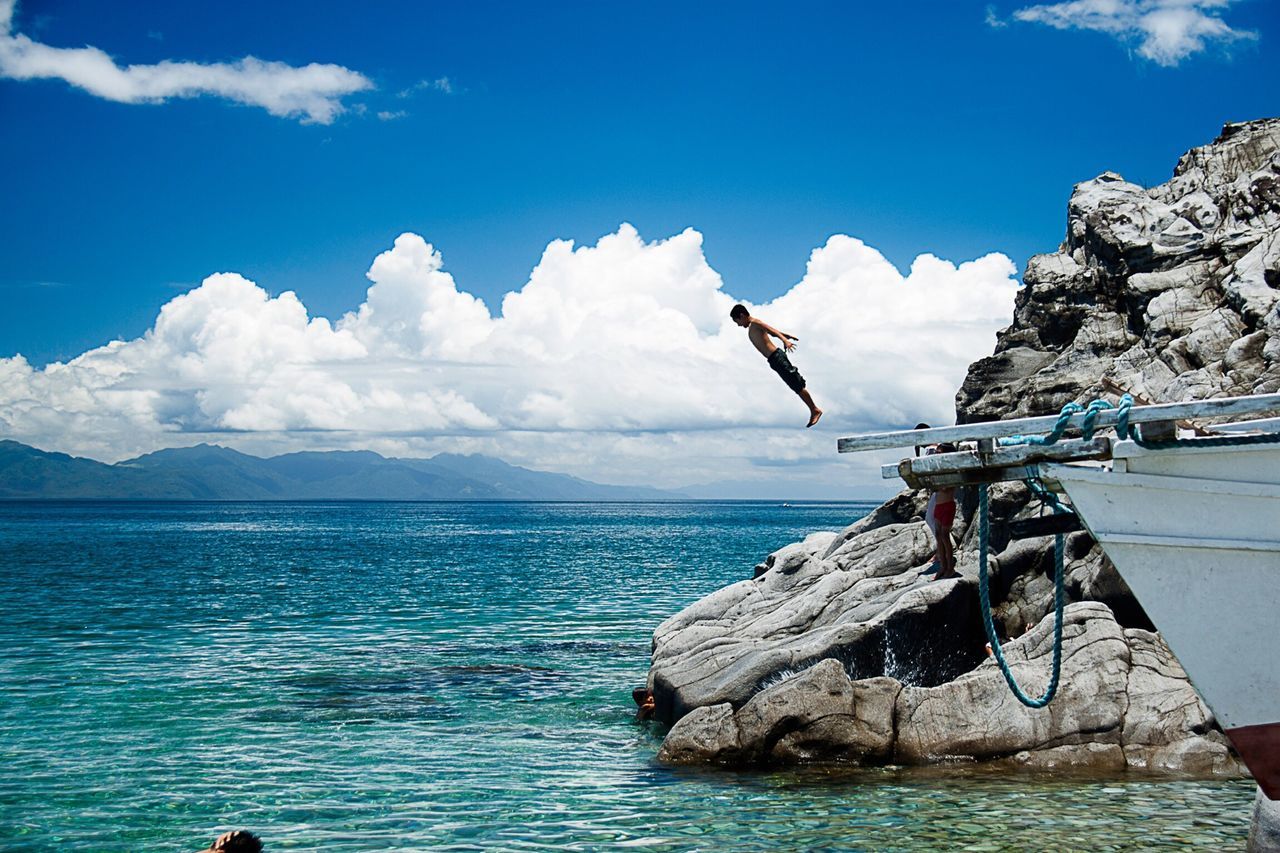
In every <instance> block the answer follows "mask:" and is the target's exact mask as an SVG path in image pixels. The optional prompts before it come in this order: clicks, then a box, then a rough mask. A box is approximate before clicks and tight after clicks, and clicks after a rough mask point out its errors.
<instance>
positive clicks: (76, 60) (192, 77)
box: [0, 0, 373, 124]
mask: <svg viewBox="0 0 1280 853" xmlns="http://www.w3.org/2000/svg"><path fill="white" fill-rule="evenodd" d="M14 7H15V3H14V0H0V77H8V78H10V79H14V80H37V79H57V80H65V81H66V82H68V83H70V84H71V85H73V86H77V87H79V88H81V89H84V90H85V91H86V92H89V93H90V94H93V95H97V96H98V97H100V98H105V99H107V100H109V101H119V102H121V103H126V104H138V103H159V102H162V101H166V100H168V99H169V98H194V97H198V96H201V95H213V96H215V97H221V98H226V99H227V100H230V101H234V102H236V103H240V104H248V105H250V106H257V107H262V108H264V109H265V110H266V111H267V112H269V113H271V114H272V115H275V116H282V117H289V118H293V117H298V118H301V119H302V121H303V122H304V123H315V124H330V123H331V122H332V121H333V120H334V118H335V117H336V116H337V115H338V114H340V113H341V112H343V110H344V107H343V104H342V98H343V97H344V96H346V95H350V94H352V93H354V92H360V91H364V90H366V89H371V88H373V83H371V82H370V81H369V79H368V78H367V77H365V76H364V75H362V74H360V73H358V72H355V71H352V70H350V69H348V68H343V67H342V66H341V65H329V64H318V63H314V62H313V63H311V64H309V65H304V66H301V67H298V66H292V65H286V64H285V63H283V62H265V61H263V60H261V59H256V58H254V57H252V56H247V57H245V58H243V59H239V60H236V61H235V62H230V63H225V62H216V63H210V64H202V63H197V62H173V61H165V62H160V63H158V64H155V65H127V66H123V67H122V66H120V65H117V64H116V62H115V60H113V59H112V58H111V57H110V56H108V55H107V54H106V53H105V52H103V51H102V50H100V49H98V48H96V47H78V48H63V47H51V46H49V45H46V44H41V43H40V42H37V41H33V40H32V39H30V38H28V37H27V36H25V35H22V34H20V33H14V32H12V26H13V14H14Z"/></svg>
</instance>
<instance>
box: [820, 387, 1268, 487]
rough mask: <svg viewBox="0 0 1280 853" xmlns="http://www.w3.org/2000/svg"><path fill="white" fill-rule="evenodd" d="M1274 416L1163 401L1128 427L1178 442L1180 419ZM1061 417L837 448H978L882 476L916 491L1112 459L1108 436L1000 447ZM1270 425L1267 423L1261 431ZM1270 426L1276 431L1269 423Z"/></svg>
mask: <svg viewBox="0 0 1280 853" xmlns="http://www.w3.org/2000/svg"><path fill="white" fill-rule="evenodd" d="M1274 414H1280V394H1253V395H1249V396H1243V397H1222V398H1218V399H1214V400H1194V401H1191V402H1185V403H1156V404H1152V405H1144V406H1133V407H1131V408H1129V409H1128V410H1127V416H1128V423H1129V424H1144V425H1145V426H1144V427H1143V437H1144V438H1150V439H1163V438H1173V437H1176V435H1177V423H1178V421H1185V420H1193V419H1197V420H1206V419H1208V420H1217V419H1222V418H1239V417H1242V416H1250V415H1251V416H1255V417H1257V416H1265V415H1274ZM1120 416H1121V412H1120V410H1118V409H1104V410H1102V411H1100V412H1098V411H1095V412H1093V413H1092V414H1091V415H1089V414H1086V413H1084V412H1082V413H1080V414H1076V415H1073V416H1072V417H1071V418H1070V420H1068V421H1067V424H1066V430H1067V431H1073V430H1074V431H1076V432H1079V431H1080V430H1081V428H1082V427H1083V426H1084V425H1085V423H1086V418H1089V420H1090V421H1091V423H1092V428H1093V430H1094V432H1097V431H1099V430H1102V429H1105V428H1107V427H1114V426H1115V425H1116V423H1117V421H1118V420H1119V418H1120ZM1059 419H1060V416H1059V415H1046V416H1043V417H1034V418H1013V419H1010V420H1002V421H983V422H980V423H970V424H958V425H956V426H949V427H933V428H930V429H909V430H895V431H892V432H879V433H869V434H866V435H856V436H852V437H849V438H841V439H838V440H837V442H836V448H837V450H838V451H839V452H840V453H857V452H862V451H867V450H886V449H891V448H897V447H913V446H915V447H923V446H932V445H937V444H943V443H948V444H955V445H960V444H962V443H972V444H973V445H974V446H973V447H966V448H961V449H959V450H957V451H956V452H953V453H937V454H933V455H929V456H920V457H915V458H907V459H903V460H902V461H901V462H899V463H897V464H893V465H885V466H883V467H882V469H881V474H882V476H883V477H884V478H885V479H892V478H895V477H901V478H902V479H903V480H905V481H906V482H907V485H909V486H911V487H912V488H939V487H946V486H957V485H967V484H976V483H994V482H999V481H1002V480H1016V479H1022V478H1023V477H1025V476H1026V474H1025V468H1026V466H1028V465H1034V464H1038V463H1040V462H1075V461H1088V460H1107V459H1110V458H1111V448H1112V442H1113V439H1112V438H1110V437H1108V436H1098V435H1094V436H1092V437H1090V438H1089V439H1084V438H1076V439H1066V440H1063V441H1059V442H1056V443H1054V444H1045V445H1041V444H1017V445H1014V446H1011V447H1001V446H999V443H998V442H999V439H1001V438H1009V437H1012V436H1019V435H1036V434H1044V433H1048V432H1050V431H1052V430H1053V429H1054V428H1055V427H1057V426H1058V422H1059ZM1264 424H1265V422H1264V423H1263V424H1259V426H1264ZM1265 426H1267V427H1270V426H1271V425H1270V424H1265Z"/></svg>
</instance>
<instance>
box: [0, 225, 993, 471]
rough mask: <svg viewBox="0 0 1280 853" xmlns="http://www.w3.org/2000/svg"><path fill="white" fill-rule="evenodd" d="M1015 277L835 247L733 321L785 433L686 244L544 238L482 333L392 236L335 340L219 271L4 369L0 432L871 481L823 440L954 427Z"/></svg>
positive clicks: (834, 242) (72, 446)
mask: <svg viewBox="0 0 1280 853" xmlns="http://www.w3.org/2000/svg"><path fill="white" fill-rule="evenodd" d="M1014 274H1015V269H1014V266H1013V264H1012V262H1011V261H1010V260H1009V259H1008V258H1006V257H1005V256H1003V255H999V254H991V255H987V256H985V257H983V258H979V259H978V260H975V261H970V262H968V263H964V264H960V265H959V266H956V265H954V264H952V263H950V262H947V261H943V260H940V259H938V258H935V257H933V256H931V255H922V256H920V257H919V258H917V259H916V261H915V263H914V264H913V265H912V267H911V270H910V273H909V274H908V275H907V276H905V277H904V276H903V275H902V274H901V273H899V272H898V270H897V269H895V268H894V267H893V265H891V264H890V263H889V262H888V261H886V260H885V259H884V257H883V256H881V255H880V253H879V252H877V251H876V250H874V249H872V248H870V247H868V246H867V245H865V244H864V243H862V242H861V241H859V240H856V239H853V238H851V237H846V236H843V235H836V236H834V237H832V238H830V239H829V240H828V241H827V243H826V244H825V245H824V246H822V247H821V248H818V249H815V250H814V251H813V253H812V255H811V257H810V259H809V264H808V268H807V271H806V273H805V276H804V278H803V279H802V280H801V281H800V282H799V283H797V284H796V285H795V286H793V287H792V288H791V289H790V290H789V291H787V292H786V293H784V294H782V295H781V296H779V297H777V298H776V299H773V300H772V301H770V302H767V303H764V304H761V305H758V306H750V307H752V310H753V313H758V314H759V315H760V316H762V317H763V318H765V319H766V320H767V321H768V322H770V323H771V324H773V325H774V326H777V327H778V328H781V329H783V330H785V331H788V332H790V333H792V334H795V335H798V336H799V338H800V348H799V350H798V351H797V352H796V354H795V355H794V356H793V359H794V361H795V363H796V365H797V367H798V368H799V369H800V371H801V372H802V373H803V374H804V375H805V377H806V378H807V379H808V381H809V387H810V389H811V390H812V392H813V394H814V396H815V398H816V399H817V401H818V404H819V405H820V406H822V407H823V408H824V409H825V410H826V415H825V417H824V419H823V421H822V423H821V424H820V425H819V428H818V429H815V430H805V429H804V428H803V424H804V422H805V419H806V411H805V408H804V406H803V404H802V403H801V402H800V401H799V400H798V399H796V398H795V396H794V395H793V394H792V393H791V392H790V391H789V390H787V388H786V387H785V386H784V385H783V384H782V383H781V381H779V379H778V378H777V377H776V376H774V375H773V373H772V372H771V371H770V370H769V368H768V366H767V365H766V364H765V362H764V360H763V359H762V358H760V356H759V355H758V354H757V353H756V352H755V350H754V349H753V348H752V347H751V345H750V344H749V343H748V341H747V339H746V335H745V332H743V330H742V329H740V328H738V327H737V326H735V325H734V324H733V323H732V322H731V321H730V320H729V318H728V311H729V308H730V307H731V306H732V304H733V303H734V301H735V300H734V299H733V297H731V296H730V295H729V294H727V293H725V292H724V290H723V288H722V282H721V279H720V276H719V274H718V273H716V271H715V270H713V269H712V268H711V267H710V266H709V265H708V264H707V261H706V258H705V256H704V255H703V251H702V236H701V235H700V234H699V233H697V232H696V231H693V230H692V229H690V230H686V231H684V232H683V233H681V234H678V235H676V236H674V237H671V238H669V239H666V240H661V241H657V242H649V243H647V242H645V241H644V240H643V239H641V237H640V235H639V234H637V233H636V231H635V229H633V228H632V227H631V226H629V225H623V226H622V227H620V228H619V229H618V231H617V232H616V233H614V234H610V235H607V236H605V237H603V238H601V239H600V240H599V241H598V242H597V243H596V244H595V245H594V246H575V245H574V244H573V243H572V242H570V241H563V240H558V241H555V242H553V243H551V244H550V245H549V246H547V248H546V250H545V252H544V253H543V255H542V258H541V259H540V261H539V262H538V264H537V266H536V267H535V268H534V269H533V271H532V273H531V274H530V276H529V280H528V281H527V282H526V283H525V284H524V285H523V286H522V287H520V288H519V289H518V290H515V291H513V292H510V293H508V294H507V295H506V296H505V297H504V298H503V300H502V304H501V311H500V313H498V314H497V315H494V314H493V313H491V311H490V309H489V307H488V306H486V305H485V303H484V302H483V301H481V300H479V299H477V298H476V297H474V296H472V295H471V294H469V293H467V292H466V291H464V290H461V289H459V288H458V286H457V284H456V282H455V280H454V278H453V276H452V275H451V274H450V273H448V272H447V271H445V269H444V261H443V258H442V256H441V254H440V252H438V251H437V250H436V249H435V248H434V247H432V246H431V245H430V244H428V243H427V242H426V241H425V240H423V239H422V238H421V237H419V236H417V235H414V234H404V235H401V236H400V237H399V238H397V239H396V241H395V244H394V246H393V247H392V248H391V249H389V250H387V251H385V252H383V253H382V254H380V255H379V256H378V257H377V258H376V259H375V260H374V262H373V264H372V266H371V268H370V270H369V273H368V278H369V280H370V282H371V284H370V287H369V288H368V291H367V294H366V296H365V300H364V302H363V303H362V304H361V305H360V306H359V307H358V308H357V309H356V310H354V311H352V312H350V313H348V314H346V315H345V316H343V317H342V318H340V319H339V320H338V321H337V322H336V323H330V322H329V321H328V320H326V319H324V318H319V317H315V318H313V317H309V316H308V313H307V310H306V308H305V307H304V306H303V304H302V303H301V302H300V301H299V300H298V298H297V297H296V296H295V295H294V294H293V293H291V292H286V293H282V294H280V295H279V296H275V297H271V296H269V295H268V294H267V292H266V291H264V290H263V289H262V288H261V287H259V286H258V285H256V284H254V283H252V282H250V281H247V280H246V279H244V278H242V277H241V276H239V275H235V274H233V273H219V274H217V275H212V276H210V277H208V278H207V279H205V280H204V282H203V283H202V284H201V285H200V286H199V287H197V288H195V289H193V290H191V291H190V292H188V293H184V294H182V295H180V296H178V297H176V298H174V299H172V300H171V301H170V302H168V303H167V304H166V305H165V306H164V307H163V308H162V309H161V311H160V314H159V316H158V318H157V319H156V322H155V324H154V326H153V327H152V328H151V329H150V330H149V331H148V332H147V333H146V334H145V335H144V336H143V337H141V338H137V339H135V340H131V341H116V342H113V343H111V344H108V345H107V346H104V347H100V348H98V349H95V350H91V351H89V352H87V353H85V354H83V355H81V356H79V357H78V358H76V359H73V360H72V361H70V362H68V363H66V364H51V365H48V366H47V367H45V368H43V369H37V368H35V367H33V366H32V365H30V364H28V363H27V362H26V360H25V359H23V358H22V357H21V356H16V357H12V358H0V434H3V435H5V436H6V437H9V438H14V439H17V440H19V441H24V442H27V443H31V444H34V445H36V446H39V447H44V448H48V449H56V450H63V451H67V452H73V453H80V454H85V455H90V456H95V457H97V458H105V459H120V458H124V457H127V456H131V455H134V454H136V453H140V452H145V451H149V450H152V449H155V448H157V447H160V446H171V445H183V444H191V443H194V442H195V441H197V440H203V439H207V438H208V436H209V434H217V433H227V432H231V433H233V434H232V435H225V434H224V435H223V436H222V438H223V439H225V440H226V443H230V444H233V445H235V446H238V447H241V448H242V449H246V450H249V451H257V452H283V451H287V450H294V449H300V448H303V447H307V448H321V447H330V448H339V447H370V448H372V449H375V450H379V451H380V452H384V453H389V454H393V455H395V454H399V455H424V454H430V453H433V452H437V451H440V450H446V449H448V450H458V451H463V452H468V451H481V452H486V453H490V454H493V455H497V456H501V457H503V458H507V459H509V460H511V461H514V462H517V463H522V464H530V465H534V466H538V467H551V468H555V469H558V470H565V471H569V472H571V473H575V474H578V475H580V476H585V477H589V478H592V479H597V480H604V481H612V482H645V481H649V482H654V483H656V484H658V485H662V486H675V485H681V484H688V483H695V482H710V481H715V480H725V479H751V478H752V477H770V478H777V477H778V476H779V474H778V473H777V472H778V469H777V468H773V469H772V470H771V471H768V472H767V473H766V472H765V471H764V470H763V468H761V467H759V466H764V467H766V468H767V467H769V466H771V465H772V464H773V463H779V464H781V463H786V464H787V465H788V466H794V467H795V469H796V470H793V471H791V475H795V476H802V477H806V476H808V477H813V478H815V482H819V481H822V480H823V479H824V478H825V481H826V482H828V483H829V482H831V481H832V479H834V478H840V479H839V481H840V482H847V481H848V480H847V477H848V476H849V475H850V472H855V471H856V472H858V474H857V476H859V477H863V479H864V480H867V481H870V482H875V481H876V480H877V479H878V478H877V477H876V476H875V475H876V474H877V473H878V472H876V471H874V470H873V468H872V467H870V463H867V462H866V461H865V460H858V461H854V460H847V459H839V458H837V457H836V456H835V454H834V438H835V436H836V435H838V434H845V433H849V432H853V431H858V430H867V429H876V428H887V427H889V426H892V425H902V424H911V423H915V422H916V421H918V420H926V421H930V422H937V423H947V422H950V420H951V418H952V416H953V396H954V394H955V391H956V388H957V387H958V386H959V384H960V382H961V380H962V379H963V377H964V374H965V371H966V369H967V367H968V365H969V363H970V362H971V361H972V360H974V359H976V358H978V357H981V356H983V355H986V354H988V353H990V351H991V349H992V346H993V344H994V333H995V331H996V330H997V329H999V328H1000V327H1002V326H1004V325H1007V323H1008V322H1009V318H1010V316H1011V314H1012V303H1013V296H1014V293H1015V291H1016V288H1017V283H1016V281H1014V280H1013V278H1012V276H1013V275H1014ZM799 463H804V464H799Z"/></svg>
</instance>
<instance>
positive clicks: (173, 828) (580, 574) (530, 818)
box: [0, 503, 1254, 851]
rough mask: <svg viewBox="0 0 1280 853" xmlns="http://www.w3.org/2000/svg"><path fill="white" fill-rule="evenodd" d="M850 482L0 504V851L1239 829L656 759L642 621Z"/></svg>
mask: <svg viewBox="0 0 1280 853" xmlns="http://www.w3.org/2000/svg"><path fill="white" fill-rule="evenodd" d="M867 509H868V506H866V505H859V504H804V505H799V506H794V507H784V506H780V505H778V504H751V503H692V504H528V503H510V504H373V503H359V504H126V503H116V504H93V503H82V504H70V503H68V504H23V503H10V504H0V583H2V584H3V589H4V601H5V618H4V619H3V620H2V621H0V758H2V759H3V762H4V767H5V770H6V772H5V773H4V774H3V775H0V849H2V850H86V851H87V850H106V849H112V850H139V851H142V850H195V849H198V848H200V847H202V846H204V845H205V844H207V843H208V841H209V840H210V839H211V838H212V837H213V836H214V835H215V834H217V833H218V832H221V831H223V830H226V829H231V828H239V827H243V828H249V829H253V830H254V831H256V832H258V833H260V834H261V835H262V836H263V837H264V839H265V840H266V842H267V849H268V850H284V849H318V848H321V847H323V849H325V850H392V849H437V850H476V849H520V850H536V849H547V850H565V849H568V850H594V849H629V848H634V849H640V850H762V851H763V850H779V849H783V850H802V849H806V850H807V849H845V850H849V849H866V850H885V849H894V850H896V849H902V850H907V849H939V848H949V849H965V850H998V849H1085V848H1088V849H1092V850H1111V849H1132V850H1138V849H1153V848H1160V847H1171V848H1182V849H1222V848H1227V849H1233V848H1234V849H1240V848H1242V847H1243V845H1244V840H1245V837H1246V834H1247V831H1248V820H1249V812H1250V806H1251V801H1252V796H1253V790H1254V789H1253V786H1252V784H1250V783H1246V782H1209V783H1206V782H1188V781H1178V782H1168V781H1152V780H1146V779H1142V778H1132V777H1130V778H1126V779H1122V780H1120V781H1115V780H1111V781H1105V782H1100V781H1096V780H1086V779H1078V778H1064V777H1055V778H1046V777H1045V776H1044V775H1039V776H1024V777H1018V776H1013V777H1011V776H1008V775H994V774H991V773H989V772H983V771H980V770H975V769H972V768H970V769H965V768H941V769H937V768H935V769H927V770H914V771H906V770H874V771H842V772H836V771H831V770H811V771H806V772H787V773H733V772H726V771H710V770H683V769H672V768H666V767H662V766H660V765H658V764H656V763H655V762H654V761H653V755H654V753H655V751H656V750H657V747H658V744H659V742H660V739H661V733H660V732H659V731H657V730H655V729H652V728H649V727H647V726H637V725H635V724H634V723H632V722H631V717H632V713H633V711H634V706H632V704H631V699H630V688H631V687H632V686H634V685H637V684H640V683H642V682H643V680H644V677H645V674H646V671H647V667H648V652H649V642H650V637H651V635H652V631H653V629H654V627H655V626H657V624H658V623H659V622H661V621H662V620H663V619H664V618H666V617H667V616H669V615H671V614H673V613H675V612H676V611H677V610H679V609H680V608H681V607H683V606H685V605H686V604H689V603H691V602H692V601H694V600H696V599H697V598H699V597H701V596H703V595H705V594H707V593H709V592H712V591H713V590H715V589H717V588H719V587H721V586H723V585H725V584H727V583H731V582H733V581H735V580H739V579H741V578H744V577H750V575H751V569H752V566H753V565H754V564H755V563H757V562H759V561H760V560H761V559H762V558H763V557H764V556H765V555H766V554H767V553H768V552H770V551H772V550H774V549H776V548H779V547H781V546H782V545H785V544H787V543H789V542H792V541H794V540H796V539H798V538H802V537H803V536H805V535H807V534H808V533H810V532H812V531H814V530H821V529H828V530H835V529H839V528H841V527H843V526H845V525H847V524H848V523H850V522H851V521H853V520H855V519H856V518H858V517H860V516H861V515H862V514H863V513H865V512H866V510H867Z"/></svg>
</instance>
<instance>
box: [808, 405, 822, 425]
mask: <svg viewBox="0 0 1280 853" xmlns="http://www.w3.org/2000/svg"><path fill="white" fill-rule="evenodd" d="M820 417H822V409H818V410H816V411H815V412H814V413H813V414H812V415H810V416H809V423H807V424H805V429H808V428H809V427H811V426H813V425H814V424H816V423H817V422H818V418H820Z"/></svg>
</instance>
